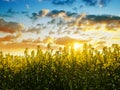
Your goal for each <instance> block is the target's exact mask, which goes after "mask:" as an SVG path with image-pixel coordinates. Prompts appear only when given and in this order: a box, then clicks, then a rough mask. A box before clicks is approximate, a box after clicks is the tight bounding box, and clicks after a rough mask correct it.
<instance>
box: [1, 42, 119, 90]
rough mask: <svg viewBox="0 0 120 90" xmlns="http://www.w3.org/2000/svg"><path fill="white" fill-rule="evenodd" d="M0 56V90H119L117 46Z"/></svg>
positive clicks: (37, 51) (38, 48) (39, 50)
mask: <svg viewBox="0 0 120 90" xmlns="http://www.w3.org/2000/svg"><path fill="white" fill-rule="evenodd" d="M49 49H50V48H49ZM24 54H25V55H24V56H13V55H10V54H7V55H3V54H2V52H1V53H0V90H120V46H119V45H117V44H113V45H112V46H111V47H109V48H108V47H104V48H103V50H102V51H101V52H100V51H98V50H96V49H95V48H92V47H91V46H90V45H86V44H85V45H84V46H83V50H79V49H78V50H77V51H75V50H74V49H73V48H71V49H70V50H69V49H68V48H63V49H62V48H60V49H59V51H57V52H56V53H55V54H53V53H52V51H51V50H48V51H46V52H45V53H43V51H42V50H41V49H40V47H39V46H38V47H37V50H36V54H35V52H34V51H32V52H31V55H28V51H27V49H26V50H25V52H24Z"/></svg>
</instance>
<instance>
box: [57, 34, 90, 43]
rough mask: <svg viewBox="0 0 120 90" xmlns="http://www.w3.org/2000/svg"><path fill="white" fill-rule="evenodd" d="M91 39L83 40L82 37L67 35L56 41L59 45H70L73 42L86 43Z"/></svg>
mask: <svg viewBox="0 0 120 90" xmlns="http://www.w3.org/2000/svg"><path fill="white" fill-rule="evenodd" d="M90 41H91V39H89V40H81V39H75V38H71V37H68V36H65V37H61V38H57V39H56V40H55V43H56V44H58V45H68V44H72V43H74V42H78V43H85V42H90Z"/></svg>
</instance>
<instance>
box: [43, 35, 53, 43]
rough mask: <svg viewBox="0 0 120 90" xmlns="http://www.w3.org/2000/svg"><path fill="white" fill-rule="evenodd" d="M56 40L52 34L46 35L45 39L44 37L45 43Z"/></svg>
mask: <svg viewBox="0 0 120 90" xmlns="http://www.w3.org/2000/svg"><path fill="white" fill-rule="evenodd" d="M53 42H54V39H53V38H52V37H50V36H46V37H45V38H44V39H43V43H45V44H48V43H53Z"/></svg>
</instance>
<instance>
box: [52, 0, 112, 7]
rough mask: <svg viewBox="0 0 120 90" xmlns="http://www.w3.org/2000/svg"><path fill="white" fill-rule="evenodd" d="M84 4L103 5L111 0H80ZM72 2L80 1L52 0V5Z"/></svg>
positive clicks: (70, 3)
mask: <svg viewBox="0 0 120 90" xmlns="http://www.w3.org/2000/svg"><path fill="white" fill-rule="evenodd" d="M81 1H82V2H83V3H85V5H86V6H99V7H105V6H107V4H108V3H109V2H110V1H111V0H81ZM74 2H77V3H80V4H81V2H79V0H52V3H53V4H54V5H73V3H74Z"/></svg>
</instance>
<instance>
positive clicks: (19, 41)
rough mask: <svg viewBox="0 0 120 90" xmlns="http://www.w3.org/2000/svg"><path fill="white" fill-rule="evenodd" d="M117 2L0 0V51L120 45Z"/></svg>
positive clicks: (119, 1) (119, 12)
mask: <svg viewBox="0 0 120 90" xmlns="http://www.w3.org/2000/svg"><path fill="white" fill-rule="evenodd" d="M119 4H120V0H0V43H1V45H0V51H1V50H2V51H10V50H12V51H13V46H14V47H15V48H14V49H18V48H26V47H28V48H35V47H36V45H41V47H42V48H43V49H45V47H46V44H48V43H51V44H52V46H53V48H57V47H59V46H61V45H62V46H64V45H68V44H70V43H74V42H78V43H81V44H82V43H90V44H94V46H96V47H98V48H102V47H104V46H106V45H108V46H109V45H112V44H113V43H116V44H120V24H119V22H120V5H119Z"/></svg>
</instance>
